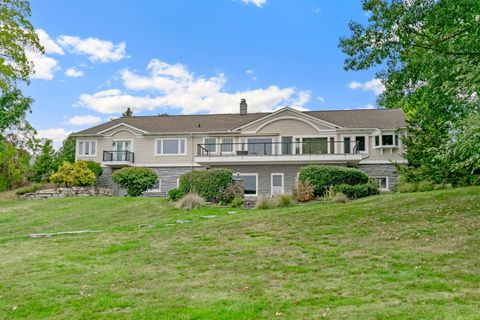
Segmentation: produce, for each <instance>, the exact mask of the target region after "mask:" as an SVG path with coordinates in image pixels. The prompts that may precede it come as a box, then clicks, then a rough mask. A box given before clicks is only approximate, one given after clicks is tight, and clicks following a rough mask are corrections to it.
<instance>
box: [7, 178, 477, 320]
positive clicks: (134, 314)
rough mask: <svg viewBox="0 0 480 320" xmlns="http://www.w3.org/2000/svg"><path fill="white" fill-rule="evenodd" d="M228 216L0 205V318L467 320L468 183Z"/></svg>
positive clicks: (473, 312) (472, 291)
mask: <svg viewBox="0 0 480 320" xmlns="http://www.w3.org/2000/svg"><path fill="white" fill-rule="evenodd" d="M230 210H232V209H219V208H202V209H198V210H192V211H182V210H178V209H176V208H174V207H173V206H171V205H170V204H168V202H166V201H165V200H161V199H156V198H137V199H132V198H68V199H51V200H36V201H19V200H4V201H0V279H1V280H0V318H1V319H25V318H27V319H45V318H48V319H118V318H128V319H322V318H325V319H478V315H479V306H480V256H479V254H478V253H479V252H480V232H479V231H478V230H479V227H480V188H479V187H470V188H462V189H450V190H439V191H433V192H426V193H411V194H388V195H379V196H375V197H370V198H365V199H361V200H357V201H351V202H348V203H347V204H336V203H325V202H317V203H309V204H306V205H300V206H293V207H290V208H282V209H271V210H237V209H234V210H235V211H236V213H234V214H231V213H228V212H229V211H230ZM205 215H216V216H217V217H216V218H211V219H204V218H202V217H201V216H205ZM179 219H181V220H190V222H186V223H182V224H177V223H176V220H179ZM139 224H150V225H152V226H151V227H143V228H139V227H138V225H139ZM83 229H91V230H102V232H101V233H85V234H80V235H74V236H57V237H52V238H41V239H29V238H27V234H29V233H42V232H57V231H72V230H83Z"/></svg>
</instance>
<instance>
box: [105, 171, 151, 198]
mask: <svg viewBox="0 0 480 320" xmlns="http://www.w3.org/2000/svg"><path fill="white" fill-rule="evenodd" d="M157 179H158V177H157V175H156V174H155V172H154V171H153V170H152V169H148V168H140V167H130V168H122V169H120V170H118V171H115V172H114V173H113V174H112V180H113V181H114V182H116V183H118V184H119V185H120V186H121V187H122V188H125V189H127V194H128V195H129V196H131V197H137V196H139V195H141V194H142V193H143V192H145V191H147V190H148V189H150V188H152V187H153V186H154V185H155V182H156V181H157Z"/></svg>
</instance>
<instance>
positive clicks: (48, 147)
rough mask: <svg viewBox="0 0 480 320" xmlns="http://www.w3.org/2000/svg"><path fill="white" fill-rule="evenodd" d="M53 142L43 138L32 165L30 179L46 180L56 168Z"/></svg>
mask: <svg viewBox="0 0 480 320" xmlns="http://www.w3.org/2000/svg"><path fill="white" fill-rule="evenodd" d="M57 168H58V165H57V162H56V159H55V150H54V149H53V142H52V140H50V139H45V140H44V142H43V145H42V148H41V151H40V154H39V155H38V156H37V157H36V158H35V163H34V164H33V167H32V171H33V172H32V180H33V181H36V182H42V181H48V178H49V177H50V176H51V175H52V174H53V173H54V172H55V171H56V170H57Z"/></svg>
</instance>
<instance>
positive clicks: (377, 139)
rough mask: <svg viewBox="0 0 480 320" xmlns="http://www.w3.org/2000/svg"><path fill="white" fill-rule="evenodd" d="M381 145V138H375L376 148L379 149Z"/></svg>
mask: <svg viewBox="0 0 480 320" xmlns="http://www.w3.org/2000/svg"><path fill="white" fill-rule="evenodd" d="M379 145H380V137H379V136H375V147H378V146H379Z"/></svg>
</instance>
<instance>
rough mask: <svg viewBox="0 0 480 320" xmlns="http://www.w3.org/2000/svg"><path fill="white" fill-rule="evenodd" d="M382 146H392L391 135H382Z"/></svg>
mask: <svg viewBox="0 0 480 320" xmlns="http://www.w3.org/2000/svg"><path fill="white" fill-rule="evenodd" d="M382 146H393V135H391V134H388V135H382Z"/></svg>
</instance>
